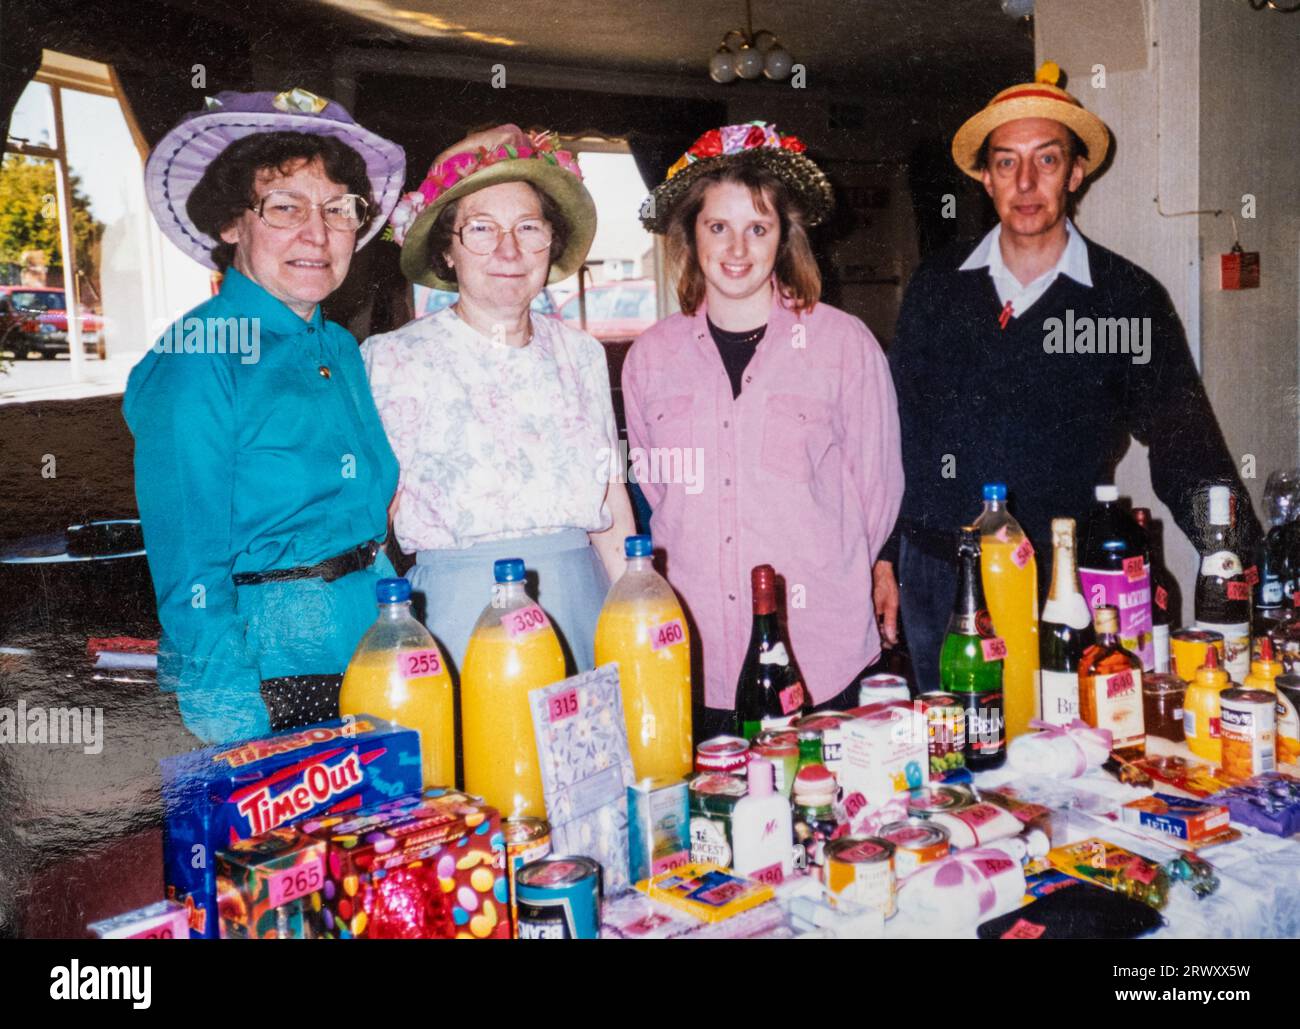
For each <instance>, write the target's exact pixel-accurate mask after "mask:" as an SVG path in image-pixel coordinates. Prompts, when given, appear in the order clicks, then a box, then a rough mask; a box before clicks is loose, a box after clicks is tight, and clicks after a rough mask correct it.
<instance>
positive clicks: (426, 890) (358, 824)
mask: <svg viewBox="0 0 1300 1029" xmlns="http://www.w3.org/2000/svg"><path fill="white" fill-rule="evenodd" d="M302 828H303V831H304V832H306V833H307V834H308V835H310V836H313V837H315V838H316V839H319V840H322V841H324V842H325V843H326V844H327V845H328V851H327V854H326V861H325V885H324V887H323V889H322V891H321V900H322V911H321V935H322V936H324V937H325V938H327V939H332V938H337V939H345V940H347V939H453V938H454V939H470V940H473V939H498V940H505V939H509V938H510V895H509V886H508V884H507V881H506V850H505V836H504V835H503V834H502V832H501V818H500V815H498V814H497V811H496V809H495V808H492V807H489V806H488V805H487V804H485V803H483V801H481V800H479V799H478V798H477V797H471V796H468V795H467V794H464V793H459V792H457V791H456V790H445V789H432V790H427V791H426V792H425V793H424V795H423V796H422V797H417V798H414V799H406V800H398V801H395V802H392V803H387V804H383V805H381V806H379V807H377V808H375V809H373V810H370V811H364V812H361V813H359V814H356V815H352V816H347V817H339V816H337V815H328V816H322V817H320V818H312V819H308V820H307V821H306V822H304V823H303V826H302Z"/></svg>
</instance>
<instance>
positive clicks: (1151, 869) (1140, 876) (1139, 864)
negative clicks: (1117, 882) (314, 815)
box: [1124, 855, 1156, 886]
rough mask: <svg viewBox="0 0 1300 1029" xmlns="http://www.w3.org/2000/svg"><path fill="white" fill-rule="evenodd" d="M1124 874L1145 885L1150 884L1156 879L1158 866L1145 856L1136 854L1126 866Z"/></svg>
mask: <svg viewBox="0 0 1300 1029" xmlns="http://www.w3.org/2000/svg"><path fill="white" fill-rule="evenodd" d="M1124 875H1125V876H1126V877H1127V878H1129V879H1133V880H1135V881H1137V882H1140V883H1142V884H1143V885H1144V886H1150V885H1151V884H1152V883H1153V882H1155V879H1156V866H1155V865H1153V864H1152V863H1151V862H1150V861H1147V860H1146V859H1144V858H1140V857H1137V856H1136V855H1134V857H1133V860H1132V861H1130V862H1129V863H1128V864H1127V865H1125V866H1124Z"/></svg>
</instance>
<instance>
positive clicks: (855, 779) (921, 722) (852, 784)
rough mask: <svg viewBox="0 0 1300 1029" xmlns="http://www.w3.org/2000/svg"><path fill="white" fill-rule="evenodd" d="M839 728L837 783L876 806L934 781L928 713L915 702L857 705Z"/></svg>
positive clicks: (847, 791)
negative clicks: (932, 778)
mask: <svg viewBox="0 0 1300 1029" xmlns="http://www.w3.org/2000/svg"><path fill="white" fill-rule="evenodd" d="M849 714H851V715H853V718H852V719H850V720H849V721H847V722H845V723H844V724H843V726H842V727H841V730H840V736H841V751H840V772H839V784H840V786H841V787H842V788H843V790H844V794H845V796H846V797H850V796H852V795H853V794H854V793H860V794H861V795H862V796H863V797H864V798H865V799H866V801H867V804H868V805H870V806H872V807H876V806H879V805H882V804H885V803H887V802H888V801H889V800H890V799H891V798H893V797H894V796H896V795H897V794H901V793H906V792H907V791H909V790H915V789H918V788H920V787H922V786H924V785H926V783H928V782H929V781H930V743H929V732H928V726H927V724H926V718H925V715H924V714H923V713H922V712H921V711H920V710H919V709H918V708H917V707H914V706H913V704H911V703H909V702H907V701H902V700H894V701H886V702H885V703H883V704H869V705H867V706H865V707H859V708H854V709H853V710H852V711H850V712H849Z"/></svg>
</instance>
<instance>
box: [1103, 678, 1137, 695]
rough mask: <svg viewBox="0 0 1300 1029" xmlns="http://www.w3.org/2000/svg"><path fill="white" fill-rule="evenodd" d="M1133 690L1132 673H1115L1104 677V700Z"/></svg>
mask: <svg viewBox="0 0 1300 1029" xmlns="http://www.w3.org/2000/svg"><path fill="white" fill-rule="evenodd" d="M1132 689H1133V673H1132V672H1116V673H1115V674H1114V675H1109V676H1107V677H1106V699H1107V700H1109V699H1111V698H1112V697H1118V696H1120V695H1121V694H1124V693H1128V692H1130V691H1131V690H1132Z"/></svg>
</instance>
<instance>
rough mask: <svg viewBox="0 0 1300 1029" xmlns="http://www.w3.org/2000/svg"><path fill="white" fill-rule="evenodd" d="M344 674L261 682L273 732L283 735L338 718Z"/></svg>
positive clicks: (281, 678)
mask: <svg viewBox="0 0 1300 1029" xmlns="http://www.w3.org/2000/svg"><path fill="white" fill-rule="evenodd" d="M342 685H343V676H341V675H284V676H281V677H280V678H278V679H263V680H262V700H263V701H264V702H265V703H266V710H267V713H268V714H270V716H271V731H272V732H283V731H284V730H286V729H298V728H301V727H302V726H304V725H315V724H316V723H317V722H327V721H329V720H330V719H331V718H338V716H339V688H340V687H341V686H342Z"/></svg>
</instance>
